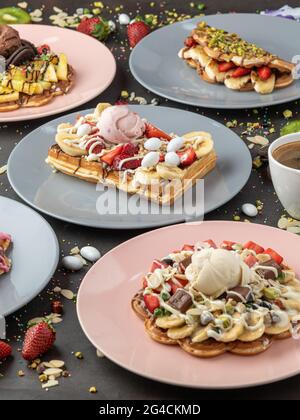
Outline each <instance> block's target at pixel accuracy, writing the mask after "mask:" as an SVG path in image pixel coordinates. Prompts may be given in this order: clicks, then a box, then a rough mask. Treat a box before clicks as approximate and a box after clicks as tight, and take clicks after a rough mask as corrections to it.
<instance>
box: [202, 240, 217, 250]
mask: <svg viewBox="0 0 300 420" xmlns="http://www.w3.org/2000/svg"><path fill="white" fill-rule="evenodd" d="M203 242H204V243H205V244H207V245H209V246H210V248H214V249H217V245H216V243H215V242H214V241H213V240H212V239H206V241H203Z"/></svg>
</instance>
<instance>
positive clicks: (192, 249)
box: [181, 244, 195, 251]
mask: <svg viewBox="0 0 300 420" xmlns="http://www.w3.org/2000/svg"><path fill="white" fill-rule="evenodd" d="M194 250H195V247H194V245H188V244H184V245H183V247H182V248H181V251H194Z"/></svg>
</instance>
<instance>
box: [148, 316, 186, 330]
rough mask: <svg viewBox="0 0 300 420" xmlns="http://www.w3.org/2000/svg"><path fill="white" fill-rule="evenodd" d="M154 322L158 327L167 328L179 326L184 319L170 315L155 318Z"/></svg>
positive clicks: (182, 323)
mask: <svg viewBox="0 0 300 420" xmlns="http://www.w3.org/2000/svg"><path fill="white" fill-rule="evenodd" d="M155 323H156V325H157V326H158V327H159V328H163V329H168V328H174V327H181V326H182V325H184V324H185V321H184V319H183V318H179V317H178V316H176V315H170V316H162V317H159V318H157V319H156V322H155Z"/></svg>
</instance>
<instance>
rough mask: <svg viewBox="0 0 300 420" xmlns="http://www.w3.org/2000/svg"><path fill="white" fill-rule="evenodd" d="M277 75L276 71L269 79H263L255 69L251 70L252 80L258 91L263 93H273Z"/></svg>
mask: <svg viewBox="0 0 300 420" xmlns="http://www.w3.org/2000/svg"><path fill="white" fill-rule="evenodd" d="M275 81H276V76H275V74H274V73H272V74H271V76H270V77H269V78H268V79H267V80H261V79H260V78H259V76H258V74H257V73H256V72H255V71H252V72H251V82H252V83H253V86H254V89H255V91H256V92H258V93H261V94H267V93H271V92H273V90H274V87H275Z"/></svg>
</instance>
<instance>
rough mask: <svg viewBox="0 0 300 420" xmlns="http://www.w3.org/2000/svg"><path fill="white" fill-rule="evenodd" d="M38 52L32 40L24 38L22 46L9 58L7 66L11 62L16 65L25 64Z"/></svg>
mask: <svg viewBox="0 0 300 420" xmlns="http://www.w3.org/2000/svg"><path fill="white" fill-rule="evenodd" d="M36 54H37V50H36V48H35V46H34V45H33V44H32V43H31V42H29V41H26V40H24V39H22V40H21V46H20V47H19V48H18V49H17V50H16V51H14V52H13V53H12V54H11V55H10V57H8V58H7V60H6V67H9V66H10V65H11V64H14V65H15V66H18V65H20V64H23V63H25V62H26V61H29V60H32V59H33V58H34V56H35V55H36Z"/></svg>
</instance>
